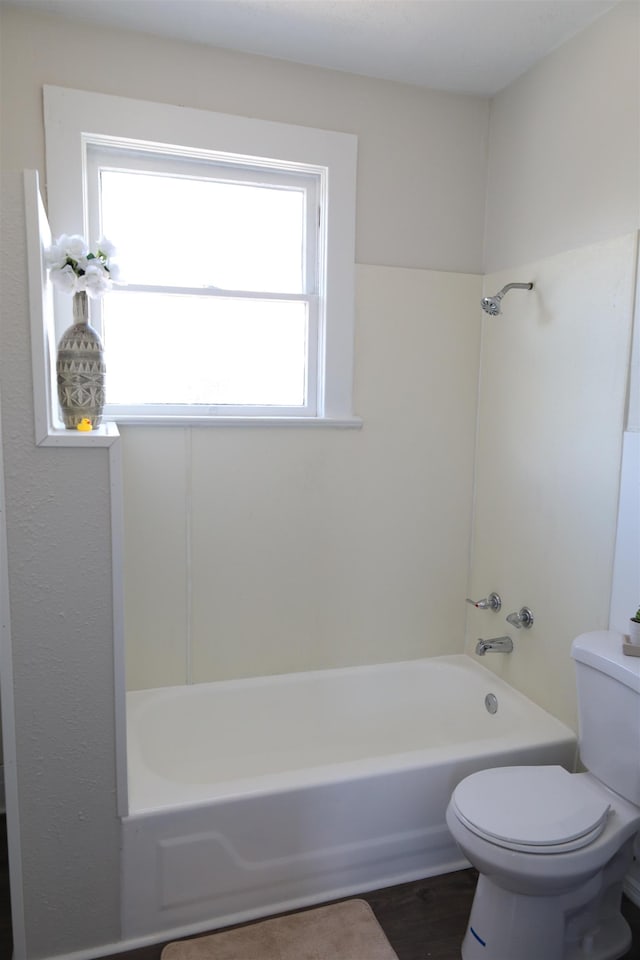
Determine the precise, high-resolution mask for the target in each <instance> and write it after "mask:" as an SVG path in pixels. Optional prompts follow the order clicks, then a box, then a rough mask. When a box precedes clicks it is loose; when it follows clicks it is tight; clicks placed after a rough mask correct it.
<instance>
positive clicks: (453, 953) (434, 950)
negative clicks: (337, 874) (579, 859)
mask: <svg viewBox="0 0 640 960" xmlns="http://www.w3.org/2000/svg"><path fill="white" fill-rule="evenodd" d="M3 820H4V818H2V821H0V960H9V958H10V957H11V912H10V903H9V871H8V865H7V847H6V832H5V828H4V822H3ZM475 884H476V873H475V871H474V870H461V871H459V872H458V873H450V874H447V875H446V876H443V877H431V878H430V879H428V880H417V881H415V882H414V883H403V884H400V885H399V886H396V887H387V888H386V889H384V890H376V891H374V892H372V893H363V894H361V895H360V896H361V898H362V899H363V900H366V901H367V902H368V903H369V904H370V905H371V907H372V909H373V912H374V913H375V915H376V917H377V918H378V922H379V923H380V926H381V927H382V929H383V930H384V932H385V933H386V935H387V937H388V939H389V941H390V943H391V946H392V947H393V948H394V950H395V951H396V953H397V954H398V958H399V960H460V944H461V942H462V938H463V936H464V932H465V929H466V924H467V918H468V915H469V910H470V909H471V901H472V900H473V892H474V890H475ZM622 912H623V913H624V915H625V916H626V918H627V921H628V922H629V924H630V926H631V929H632V932H633V945H632V947H631V949H630V950H629V952H628V953H627V954H626V955H625V960H640V909H638V907H636V906H634V904H633V903H631V902H630V901H629V900H627V899H626V898H624V899H623V904H622ZM163 946H164V944H158V945H157V946H153V947H143V948H142V949H140V950H129V951H127V952H125V953H119V954H116V955H112V956H110V957H109V958H108V960H159V957H160V954H161V952H162V948H163ZM361 960H366V957H363V958H361ZM501 960H518V958H517V957H505V958H501ZM541 960H543V958H541Z"/></svg>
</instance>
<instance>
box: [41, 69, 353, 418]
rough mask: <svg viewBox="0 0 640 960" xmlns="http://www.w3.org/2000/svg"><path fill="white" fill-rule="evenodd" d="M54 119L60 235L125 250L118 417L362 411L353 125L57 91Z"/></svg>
mask: <svg viewBox="0 0 640 960" xmlns="http://www.w3.org/2000/svg"><path fill="white" fill-rule="evenodd" d="M45 129H46V141H47V144H46V145H47V187H48V197H49V215H50V220H51V226H52V229H53V231H54V233H56V234H58V233H63V232H64V233H83V234H84V235H86V236H88V238H89V239H91V240H95V238H97V237H98V236H100V235H103V236H106V237H107V238H108V239H109V240H110V241H111V242H112V243H113V244H114V246H115V247H116V251H117V256H116V259H117V264H118V270H119V273H118V277H117V282H116V283H115V284H114V287H113V289H112V290H111V291H110V292H109V293H108V294H107V295H106V296H104V297H103V298H102V299H101V300H99V301H94V302H93V304H92V322H93V323H94V324H95V325H96V326H97V327H98V329H99V331H100V333H101V335H102V337H103V340H104V347H105V360H106V366H107V385H106V392H107V397H106V399H107V405H106V407H105V415H106V417H107V418H110V419H113V420H116V421H122V422H155V421H157V422H163V423H166V422H180V421H186V420H195V421H197V422H207V421H210V422H216V421H218V422H220V421H222V422H231V423H233V422H244V421H250V422H253V421H259V420H266V421H274V422H304V421H307V422H326V423H346V424H349V423H357V422H358V421H357V420H356V418H354V416H353V410H352V399H351V394H352V372H353V309H354V305H353V298H354V291H353V271H354V227H355V145H356V144H355V138H354V137H353V136H351V135H345V134H339V133H333V132H331V131H321V130H313V129H311V128H306V127H292V126H289V125H285V124H279V123H270V122H265V121H258V120H251V119H249V118H241V117H231V116H227V115H224V114H213V113H208V112H206V111H199V110H190V109H187V108H179V107H169V106H164V105H161V104H148V103H141V102H138V101H130V100H123V99H121V98H115V97H106V96H102V95H95V94H86V93H83V92H81V91H72V90H62V89H60V88H52V87H47V88H45ZM56 296H58V295H56ZM57 306H58V309H59V312H62V310H63V309H64V307H63V306H61V303H60V297H59V296H58V304H57ZM64 325H65V321H64V320H63V321H62V322H61V323H60V324H59V326H61V327H64Z"/></svg>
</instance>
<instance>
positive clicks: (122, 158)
mask: <svg viewBox="0 0 640 960" xmlns="http://www.w3.org/2000/svg"><path fill="white" fill-rule="evenodd" d="M86 149H87V154H86V185H85V186H86V197H87V221H88V224H89V236H91V237H94V236H95V237H98V236H102V235H104V234H105V230H104V229H103V224H102V192H101V182H100V181H101V175H102V173H103V171H106V170H116V171H123V172H134V173H145V174H151V175H157V176H176V177H188V178H193V179H212V180H216V181H219V182H222V181H226V182H234V183H251V184H258V185H263V186H270V187H275V188H277V189H295V190H299V191H302V192H303V194H304V199H305V215H304V220H305V225H304V257H303V269H302V273H303V284H302V286H303V289H301V290H300V291H299V292H289V291H282V292H276V291H259V290H236V289H226V288H215V287H211V286H203V287H193V286H186V285H178V284H164V285H161V284H157V283H140V282H135V280H134V281H132V282H127V283H122V284H121V283H118V284H115V296H116V297H117V290H118V289H122V290H125V291H127V292H132V293H134V294H135V293H159V294H169V295H170V294H175V295H183V296H194V297H195V296H197V297H210V298H212V299H218V298H220V299H227V298H230V299H234V300H245V301H247V300H263V301H264V300H271V301H277V302H283V301H294V302H298V303H303V304H305V305H306V308H307V310H306V313H307V337H306V352H305V363H304V379H305V387H304V402H303V403H301V404H296V405H292V406H287V405H286V404H262V405H260V404H255V403H242V404H229V403H227V404H204V403H200V404H190V403H181V402H177V401H176V402H175V403H153V402H150V403H145V404H123V403H117V404H115V403H109V402H107V403H106V404H105V407H104V414H103V416H104V417H105V419H107V420H115V421H117V422H119V423H128V422H131V421H135V420H137V419H139V418H140V417H143V418H150V417H158V418H162V419H166V418H167V417H178V418H184V417H192V418H193V417H196V418H199V417H202V416H205V417H207V416H214V417H269V416H277V417H305V418H306V417H315V416H317V415H318V409H319V404H320V395H319V390H318V386H319V384H318V353H319V343H320V339H321V335H322V330H323V326H324V324H325V323H326V318H325V317H324V316H323V315H321V312H322V309H323V298H322V297H321V296H320V293H321V291H322V290H324V288H325V286H326V282H325V278H324V276H321V275H320V274H321V269H322V264H321V257H320V253H321V243H320V240H321V237H320V232H321V206H320V196H321V194H322V193H323V192H324V191H325V190H326V184H325V180H326V170H325V169H324V168H322V167H315V166H314V167H311V166H310V165H308V164H306V165H305V166H304V167H302V166H301V165H300V164H296V165H294V164H286V165H278V166H277V167H275V166H274V164H265V163H262V162H261V161H260V158H255V160H252V161H251V162H250V163H249V162H247V160H246V158H243V159H242V160H240V161H238V160H237V159H236V158H235V157H230V156H228V155H222V154H220V153H219V152H216V153H213V152H211V153H209V154H202V155H200V156H198V157H194V156H192V155H185V153H184V151H178V152H176V151H174V150H172V151H170V152H169V151H167V150H158V149H151V150H143V149H140V148H139V147H138V148H137V149H135V150H132V149H131V148H130V147H129V146H128V145H127V144H126V143H122V144H116V145H114V143H113V140H112V138H109V139H105V138H102V137H101V138H98V137H92V138H91V139H87V140H86ZM106 233H107V235H108V236H109V238H110V239H113V238H112V237H111V235H110V234H109V232H108V231H106ZM322 259H324V258H322ZM113 296H114V294H113V293H111V294H110V295H109V298H110V300H111V297H113ZM103 303H104V300H103V298H100V299H98V300H95V301H94V302H93V304H92V309H91V322H92V325H93V326H94V327H95V328H96V329H97V331H98V333H99V334H100V335H101V336H102V337H103V340H105V343H106V338H105V328H104V320H103Z"/></svg>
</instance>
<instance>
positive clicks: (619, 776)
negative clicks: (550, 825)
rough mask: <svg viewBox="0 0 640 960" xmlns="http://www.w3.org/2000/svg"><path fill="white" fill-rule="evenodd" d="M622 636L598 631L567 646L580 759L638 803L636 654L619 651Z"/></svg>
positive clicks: (639, 683) (639, 663)
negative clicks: (572, 668)
mask: <svg viewBox="0 0 640 960" xmlns="http://www.w3.org/2000/svg"><path fill="white" fill-rule="evenodd" d="M623 639H624V638H623V636H622V634H620V633H616V632H614V631H610V630H599V631H596V632H594V633H583V634H582V635H581V636H579V637H576V639H575V640H574V641H573V644H572V646H571V656H572V657H573V659H574V660H575V663H576V684H577V689H578V720H579V725H580V731H579V746H580V759H581V760H582V763H583V764H584V765H585V767H586V768H587V770H589V771H590V772H591V773H592V774H593V775H594V776H595V777H597V778H598V780H600V781H601V782H602V783H604V784H605V785H606V786H607V787H609V788H610V789H611V790H614V791H615V792H616V793H618V794H620V796H622V797H624V798H625V799H626V800H629V801H630V802H631V803H635V804H636V805H637V806H640V657H629V656H625V655H624V654H623V652H622V642H623Z"/></svg>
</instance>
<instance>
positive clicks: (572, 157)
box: [484, 2, 640, 273]
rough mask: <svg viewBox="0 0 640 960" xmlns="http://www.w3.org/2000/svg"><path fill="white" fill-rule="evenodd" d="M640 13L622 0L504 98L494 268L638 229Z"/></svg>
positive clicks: (498, 132) (491, 241)
mask: <svg viewBox="0 0 640 960" xmlns="http://www.w3.org/2000/svg"><path fill="white" fill-rule="evenodd" d="M639 15H640V11H639V7H638V4H637V3H636V2H623V3H620V4H618V5H617V6H616V7H614V8H613V10H612V11H611V12H610V13H608V14H607V15H606V16H604V17H602V18H601V19H599V20H597V21H596V23H595V24H593V26H591V27H589V28H588V29H587V30H585V31H583V32H582V33H580V34H578V35H577V36H576V37H575V38H574V39H573V40H570V41H569V42H568V43H566V44H564V46H562V47H560V48H559V49H558V50H556V51H555V52H554V53H552V54H551V55H550V56H548V57H547V58H546V59H545V60H543V61H542V62H541V63H540V64H538V66H536V67H534V68H533V69H532V70H530V71H529V72H528V73H526V74H525V75H524V76H523V77H521V78H520V79H519V80H517V81H516V82H515V83H513V84H511V86H509V87H507V89H506V90H504V91H502V92H501V93H500V94H498V96H497V97H496V98H495V99H494V101H493V103H492V106H491V134H490V138H489V144H490V146H489V177H488V185H487V222H486V231H487V233H486V244H485V264H484V265H485V270H484V272H485V273H493V272H495V271H496V270H500V269H502V268H504V267H510V266H519V265H520V264H525V263H530V262H531V261H533V260H539V259H541V258H544V257H549V256H551V255H552V254H554V253H562V252H563V251H566V250H573V249H574V248H577V247H582V246H586V245H588V244H591V243H595V242H597V241H598V240H605V239H608V238H610V237H619V236H623V235H624V234H626V233H630V232H631V231H633V230H636V229H637V228H638V218H639V205H640V177H639V176H638V171H639V170H640V114H639V111H638V90H639V89H640V62H639V60H640V26H639V25H638V17H639Z"/></svg>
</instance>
